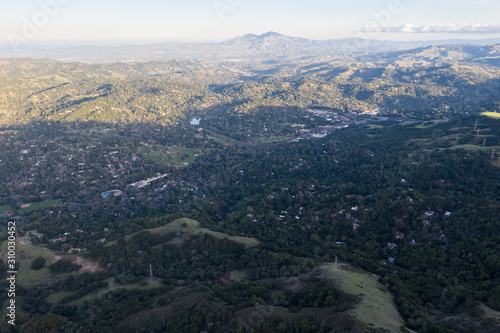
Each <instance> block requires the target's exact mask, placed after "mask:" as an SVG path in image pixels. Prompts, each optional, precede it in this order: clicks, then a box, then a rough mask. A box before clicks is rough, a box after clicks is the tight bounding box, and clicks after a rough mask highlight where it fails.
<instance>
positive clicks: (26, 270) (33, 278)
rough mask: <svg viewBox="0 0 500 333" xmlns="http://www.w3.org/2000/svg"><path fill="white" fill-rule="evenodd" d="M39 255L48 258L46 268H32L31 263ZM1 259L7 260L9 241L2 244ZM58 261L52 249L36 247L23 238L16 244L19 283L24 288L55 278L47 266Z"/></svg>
mask: <svg viewBox="0 0 500 333" xmlns="http://www.w3.org/2000/svg"><path fill="white" fill-rule="evenodd" d="M37 257H43V258H44V259H45V260H46V263H45V266H46V267H44V268H42V269H40V270H38V271H36V270H33V269H31V264H32V263H33V261H34V260H35V259H36V258H37ZM0 259H1V260H2V261H3V262H6V261H7V242H3V243H2V244H1V245H0ZM56 261H57V257H56V255H55V254H54V252H52V251H51V250H47V249H43V248H40V247H34V246H32V245H30V244H28V243H26V242H25V241H23V239H18V241H17V244H16V262H17V263H19V269H18V274H17V284H18V285H19V286H21V287H23V288H27V289H29V288H31V287H33V286H34V285H36V284H40V283H44V282H46V281H48V280H50V279H52V278H53V275H52V274H51V273H50V271H49V269H48V268H47V266H49V265H51V264H53V263H54V262H56Z"/></svg>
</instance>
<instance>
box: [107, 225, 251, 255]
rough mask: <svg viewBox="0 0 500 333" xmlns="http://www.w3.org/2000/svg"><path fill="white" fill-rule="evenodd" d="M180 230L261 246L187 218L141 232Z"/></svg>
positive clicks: (127, 237)
mask: <svg viewBox="0 0 500 333" xmlns="http://www.w3.org/2000/svg"><path fill="white" fill-rule="evenodd" d="M180 230H183V231H188V232H189V233H190V234H192V235H198V234H200V233H204V234H208V235H212V236H214V237H215V238H219V239H221V238H226V239H229V240H232V241H234V242H237V243H241V244H243V245H245V247H246V248H252V247H255V246H257V245H259V244H260V242H259V241H258V240H257V239H255V238H248V237H240V236H230V235H227V234H224V233H221V232H216V231H212V230H210V229H208V228H203V227H202V226H201V224H200V223H199V222H198V221H195V220H191V219H187V218H182V219H178V220H175V221H173V222H170V223H169V224H167V225H164V226H162V227H158V228H154V229H144V230H141V231H147V232H149V233H151V234H152V235H154V234H167V233H172V232H177V231H180ZM139 232H140V231H139ZM139 232H136V233H133V234H130V235H128V236H126V237H125V240H127V241H128V240H129V239H131V238H132V237H133V236H135V235H136V234H138V233H139ZM114 244H116V241H112V242H109V243H107V244H106V245H105V246H111V245H114Z"/></svg>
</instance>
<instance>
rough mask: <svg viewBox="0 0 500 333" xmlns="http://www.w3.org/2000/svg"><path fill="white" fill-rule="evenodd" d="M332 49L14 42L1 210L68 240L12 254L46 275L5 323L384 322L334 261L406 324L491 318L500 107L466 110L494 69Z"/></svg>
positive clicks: (496, 304) (498, 298) (302, 326)
mask: <svg viewBox="0 0 500 333" xmlns="http://www.w3.org/2000/svg"><path fill="white" fill-rule="evenodd" d="M40 64H46V65H47V66H46V68H41V67H40V66H39V65H40ZM316 65H317V64H316ZM318 66H319V65H318ZM332 66H333V65H332V64H330V63H328V64H323V65H321V67H322V68H323V67H324V68H323V69H321V70H319V69H318V70H317V71H316V70H314V69H315V68H316V67H314V66H312V67H310V69H311V71H312V72H313V73H309V74H307V73H303V71H305V70H306V69H305V68H302V71H299V72H298V73H299V74H300V73H302V74H303V75H302V77H300V76H301V75H297V76H295V77H292V78H285V77H280V76H279V75H276V76H274V77H271V76H266V77H252V78H248V77H247V78H246V79H245V80H242V81H244V82H238V81H235V82H232V83H230V84H224V82H227V81H230V80H232V79H234V78H235V75H234V73H233V74H228V73H227V72H225V71H224V70H222V69H221V68H218V67H216V66H215V65H213V64H202V63H195V62H165V63H144V64H138V63H136V64H108V65H82V64H72V63H65V64H59V63H54V62H50V61H45V60H44V61H31V60H30V61H10V60H9V61H4V64H3V74H2V75H4V77H8V78H9V79H5V80H4V81H2V88H1V89H2V91H1V92H2V95H1V96H2V101H1V103H3V104H2V108H4V109H5V110H10V111H9V112H10V113H9V112H4V113H3V116H2V118H0V119H1V121H2V124H4V127H3V128H2V129H1V132H0V174H1V175H2V181H1V182H0V206H5V207H9V209H10V208H12V210H11V211H10V212H9V213H7V212H5V216H3V217H2V218H1V219H0V223H1V225H2V227H3V228H6V223H7V221H9V220H14V219H15V220H16V222H17V229H18V237H20V238H21V237H22V238H23V243H24V245H23V246H25V247H26V248H27V250H26V251H29V249H35V248H36V249H38V247H43V248H45V249H47V251H51V252H50V253H53V254H54V258H52V257H50V258H49V257H48V256H47V257H46V258H42V257H40V254H39V253H38V254H37V255H36V256H33V258H32V259H30V260H33V261H32V262H30V264H29V265H23V264H24V263H23V261H22V260H20V263H21V266H20V269H26V270H27V269H31V270H32V271H33V272H35V273H36V274H40V275H37V276H40V277H41V280H40V283H39V284H36V285H33V284H24V285H22V286H21V288H20V290H19V295H18V300H19V305H20V306H19V311H20V313H19V326H18V327H17V328H12V327H8V326H2V327H1V329H2V330H5V331H6V332H9V331H8V330H11V331H13V332H17V331H19V327H24V328H22V329H21V331H22V330H23V329H24V330H26V331H30V330H31V331H35V330H37V329H42V330H48V331H50V330H56V331H57V330H58V329H59V328H61V327H64V329H65V330H66V331H67V332H73V331H96V332H104V331H116V332H136V331H147V332H162V331H168V332H200V331H208V332H252V331H256V332H331V331H333V332H343V331H359V332H361V331H366V330H368V331H373V332H376V331H377V327H370V326H368V325H367V324H366V323H363V322H362V321H360V320H359V318H357V317H355V316H352V315H349V313H348V312H347V310H350V309H353V308H355V307H356V306H358V305H359V302H361V301H362V300H361V299H360V298H358V297H356V296H353V295H350V294H347V293H345V292H342V291H341V289H340V288H339V281H336V280H335V279H334V278H331V277H328V276H325V275H324V274H323V273H322V271H321V269H320V268H319V267H320V266H321V265H323V264H325V263H333V262H335V261H337V260H338V261H340V262H341V263H349V264H350V267H351V268H350V269H357V270H360V269H363V270H364V271H367V272H369V273H371V274H376V275H377V277H378V279H379V281H380V282H381V285H380V287H381V288H383V287H384V286H385V288H387V290H390V291H391V292H392V294H393V295H394V298H395V302H396V304H397V307H398V310H399V312H400V313H401V315H402V316H403V317H404V320H406V323H407V326H408V328H411V329H413V330H416V331H418V332H453V331H470V332H473V331H484V332H490V331H491V332H493V331H494V330H495V329H496V328H498V325H499V323H498V321H496V320H495V319H494V318H493V317H492V316H491V315H490V316H489V315H488V314H487V313H486V310H485V309H488V310H489V311H500V288H499V287H498V286H500V257H499V255H498V254H499V251H500V247H499V244H500V238H499V231H500V224H499V223H500V221H499V219H498V216H500V197H499V193H500V192H499V187H500V169H499V166H500V165H499V160H498V153H499V152H500V126H499V123H498V122H499V120H498V119H493V118H487V117H483V116H478V115H465V113H466V112H471V113H476V112H478V111H480V110H481V107H485V108H486V107H488V108H489V109H494V108H496V107H497V106H496V104H495V103H496V100H495V98H494V97H492V96H494V95H495V94H497V93H498V79H496V75H497V74H498V73H497V72H496V71H495V70H492V71H491V73H489V74H488V75H486V74H487V73H486V72H487V69H486V68H484V67H474V66H471V67H454V66H451V67H439V68H437V67H432V68H416V69H410V68H378V67H374V66H371V65H370V66H368V65H353V66H352V67H345V66H344V65H342V66H340V65H339V66H340V67H334V68H332ZM357 66H361V67H362V68H359V67H357ZM160 69H161V70H162V71H161V72H158V71H159V70H160ZM155 71H156V72H155ZM324 71H326V73H329V74H325V75H323V74H324V73H323V72H324ZM34 73H36V74H37V75H39V78H38V79H37V80H38V81H37V82H33V79H32V75H33V74H34ZM209 73H211V74H213V79H208V78H207V75H209ZM322 73H323V74H322ZM42 74H43V75H42ZM90 74H93V76H91V75H90ZM59 76H64V79H65V80H66V81H65V80H61V78H60V77H59ZM58 77H59V78H58ZM202 78H203V79H202ZM56 79H57V80H59V81H61V82H60V83H59V84H58V85H56V84H54V82H52V81H54V80H56ZM466 79H467V80H466ZM50 82H52V83H51V84H54V86H52V89H49V88H50V85H48V83H50ZM25 83H26V84H27V85H26V86H25V87H24V88H23V87H21V84H25ZM46 89H48V90H46ZM42 90H43V91H42ZM174 90H177V91H174ZM11 92H12V93H13V94H12V95H11V94H10V93H11ZM32 94H36V95H38V96H39V97H35V95H32ZM44 95H46V97H43V98H40V96H44ZM459 96H461V97H459ZM464 96H465V97H464ZM471 96H481V97H474V98H473V99H472V97H471ZM312 106H315V107H316V108H315V109H313V110H308V108H309V107H312ZM320 106H321V107H320ZM325 106H329V108H326V107H325ZM112 108H115V110H113V109H112ZM374 108H379V109H380V111H381V113H385V114H386V115H391V116H390V117H388V118H383V117H370V116H367V115H359V114H357V113H352V112H346V111H348V110H354V111H366V110H372V109H374ZM73 109H75V110H73ZM118 109H120V110H118ZM19 110H24V112H20V111H19ZM318 110H319V111H318ZM394 110H396V111H397V112H393V111H394ZM67 111H71V112H67ZM115 111H116V112H115ZM73 112H74V113H75V114H74V116H72V115H73ZM162 113H165V115H163V114H162ZM393 114H396V115H397V116H392V115H393ZM460 114H461V115H460ZM409 115H411V116H414V117H421V118H436V117H438V118H439V119H425V120H422V119H410V118H402V117H401V116H409ZM49 117H50V119H49ZM191 117H200V118H201V119H202V120H201V123H200V125H190V120H191ZM443 117H446V118H445V119H443ZM117 119H119V120H120V121H116V122H114V121H115V120H117ZM18 120H22V123H17V124H15V125H13V123H14V121H18ZM74 120H79V121H74ZM83 120H87V121H83ZM146 180H147V181H146ZM56 199H57V200H58V201H52V200H56ZM53 203H55V204H53ZM28 204H31V206H30V207H36V208H37V209H36V210H35V209H32V210H30V209H28V208H29V207H27V205H28ZM49 205H50V206H49ZM47 206H49V207H47ZM179 218H191V219H193V220H196V221H198V222H199V223H200V224H201V226H200V228H193V227H192V226H191V225H190V224H189V223H191V222H189V221H191V220H180V221H188V222H189V223H188V222H184V223H183V224H180V226H177V227H176V228H173V227H170V225H171V223H175V221H179ZM202 227H203V228H206V229H203V230H202V229H201V228H202ZM146 229H147V230H146ZM4 230H5V229H4ZM202 231H203V232H202ZM236 236H240V238H238V237H236ZM253 238H255V239H256V240H257V241H255V242H252V243H249V241H248V240H249V239H253ZM0 239H2V240H5V239H6V237H4V236H2V238H0ZM3 254H4V253H2V255H3ZM55 255H57V256H59V257H61V258H60V259H61V260H58V259H59V258H57V259H56V258H55ZM23 260H24V259H23ZM0 266H2V267H3V263H2V262H0ZM26 266H27V267H26ZM2 267H0V268H2ZM44 267H47V268H48V269H47V268H44ZM4 271H5V270H4V269H0V272H4ZM45 271H47V272H48V273H47V276H48V277H45V275H43V274H44V272H45ZM33 272H32V273H33ZM4 281H5V280H4ZM21 282H23V281H21ZM3 283H4V284H5V283H6V282H3ZM2 287H4V285H2ZM0 299H1V300H5V299H6V296H5V295H3V294H2V295H1V298H0ZM485 306H487V307H489V308H486V307H485ZM459 317H461V318H462V319H457V318H459ZM21 325H22V326H21ZM379 330H380V329H379ZM404 330H406V328H404V327H402V331H404Z"/></svg>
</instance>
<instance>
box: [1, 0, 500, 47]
mask: <svg viewBox="0 0 500 333" xmlns="http://www.w3.org/2000/svg"><path fill="white" fill-rule="evenodd" d="M0 4H1V8H2V11H1V12H0V41H4V42H2V45H4V46H5V45H6V44H9V43H11V42H8V43H7V42H6V41H9V40H13V41H14V43H17V44H18V45H21V44H22V45H29V44H37V43H40V42H45V41H62V40H67V41H84V42H88V43H90V42H94V41H96V40H122V41H138V40H156V41H170V40H186V41H188V40H197V41H200V40H212V41H216V40H225V39H230V38H233V37H236V36H240V35H244V34H247V33H256V34H259V33H264V32H267V31H276V32H279V33H283V34H286V35H291V36H298V37H307V38H314V39H333V38H352V37H363V38H373V39H391V40H430V39H446V38H488V37H500V24H499V21H500V20H499V18H500V2H499V1H498V0H485V1H481V0H479V1H465V0H454V1H452V0H449V1H448V0H383V1H381V0H267V1H264V0H184V1H182V0H176V1H171V0H141V1H138V0H137V1H132V0H120V1H118V0H99V1H98V0H23V1H11V0H9V1H0Z"/></svg>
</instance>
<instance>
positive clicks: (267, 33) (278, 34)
mask: <svg viewBox="0 0 500 333" xmlns="http://www.w3.org/2000/svg"><path fill="white" fill-rule="evenodd" d="M283 36H284V35H282V34H280V33H277V32H274V31H269V32H266V33H265V34H262V35H260V36H259V37H261V38H266V37H283Z"/></svg>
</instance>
